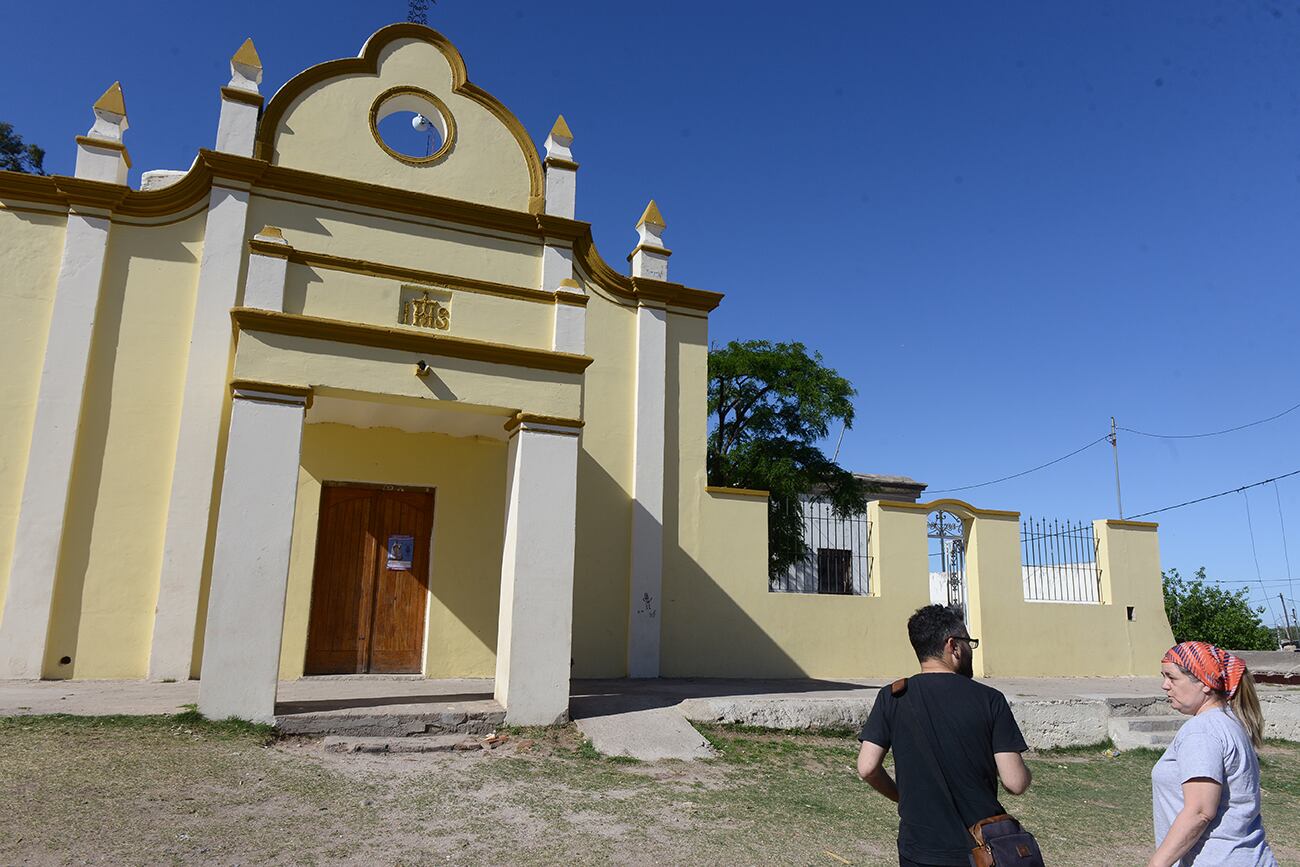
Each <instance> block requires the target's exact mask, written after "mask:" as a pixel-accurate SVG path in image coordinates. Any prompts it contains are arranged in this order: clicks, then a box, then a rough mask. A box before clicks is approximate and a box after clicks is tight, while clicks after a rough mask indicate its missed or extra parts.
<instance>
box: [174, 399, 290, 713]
mask: <svg viewBox="0 0 1300 867" xmlns="http://www.w3.org/2000/svg"><path fill="white" fill-rule="evenodd" d="M307 400H308V397H307V395H306V394H305V393H304V394H300V395H297V396H295V395H289V394H282V393H269V392H263V391H256V390H253V389H252V388H251V387H250V388H249V389H236V390H235V399H234V402H233V406H232V408H231V414H230V438H229V443H228V445H227V449H226V471H225V476H224V478H223V480H222V486H221V511H220V514H219V515H218V517H217V538H216V547H215V549H214V551H213V556H212V589H211V591H210V592H209V595H208V622H207V629H206V632H205V634H204V635H205V637H204V641H203V677H202V678H201V680H200V681H199V711H200V712H201V713H203V715H204V716H207V717H209V718H210V719H226V718H227V717H232V716H233V717H239V718H240V719H246V720H251V721H253V722H272V721H273V720H274V718H275V689H276V677H277V675H278V674H279V669H280V637H281V632H282V631H283V628H284V595H285V588H286V587H287V586H288V579H289V545H290V539H291V537H292V535H293V510H294V502H295V500H296V499H297V494H298V464H299V461H300V460H301V452H302V425H303V417H304V414H305V410H306V405H307Z"/></svg>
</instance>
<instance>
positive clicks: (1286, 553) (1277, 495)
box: [1273, 482, 1295, 596]
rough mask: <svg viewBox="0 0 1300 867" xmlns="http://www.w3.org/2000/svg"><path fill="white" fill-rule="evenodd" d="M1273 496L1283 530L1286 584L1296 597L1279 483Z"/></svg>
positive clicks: (1274, 489)
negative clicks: (1292, 581)
mask: <svg viewBox="0 0 1300 867" xmlns="http://www.w3.org/2000/svg"><path fill="white" fill-rule="evenodd" d="M1273 496H1274V498H1276V499H1277V522H1278V525H1279V526H1281V528H1282V556H1283V557H1284V558H1286V583H1287V590H1288V591H1289V592H1290V593H1291V595H1292V596H1294V595H1295V585H1294V584H1293V583H1291V552H1290V551H1289V550H1288V549H1287V544H1286V520H1285V519H1283V517H1282V494H1281V493H1280V492H1279V491H1278V488H1277V482H1274V483H1273Z"/></svg>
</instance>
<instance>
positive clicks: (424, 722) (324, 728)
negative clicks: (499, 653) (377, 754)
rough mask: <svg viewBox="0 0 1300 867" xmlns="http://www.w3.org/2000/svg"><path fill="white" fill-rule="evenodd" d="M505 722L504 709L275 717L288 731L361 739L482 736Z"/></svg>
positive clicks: (299, 714)
mask: <svg viewBox="0 0 1300 867" xmlns="http://www.w3.org/2000/svg"><path fill="white" fill-rule="evenodd" d="M493 704H495V702H494V703H493ZM498 707H499V705H498ZM505 721H506V712H505V711H504V710H482V711H479V710H476V711H455V710H434V711H427V712H385V711H377V710H375V709H367V710H366V711H364V712H359V713H345V712H341V711H318V712H311V713H293V714H280V715H278V716H277V717H276V718H275V724H276V726H277V727H278V728H279V729H280V731H281V732H283V733H284V734H289V735H306V736H311V737H321V736H325V735H343V736H346V737H357V738H363V737H377V738H403V737H412V736H417V735H460V736H461V737H464V736H467V735H477V736H479V737H482V736H485V735H490V734H492V732H494V731H496V730H497V729H498V728H500V727H501V726H503V725H505Z"/></svg>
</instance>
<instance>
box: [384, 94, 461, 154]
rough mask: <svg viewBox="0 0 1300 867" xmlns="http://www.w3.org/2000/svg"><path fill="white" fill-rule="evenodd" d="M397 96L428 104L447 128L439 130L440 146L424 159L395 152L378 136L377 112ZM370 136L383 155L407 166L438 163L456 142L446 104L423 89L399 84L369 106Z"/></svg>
mask: <svg viewBox="0 0 1300 867" xmlns="http://www.w3.org/2000/svg"><path fill="white" fill-rule="evenodd" d="M399 96H416V97H419V98H420V99H423V100H424V101H426V102H428V103H429V105H431V106H433V109H434V111H436V112H438V114H439V115H440V116H441V117H442V122H443V124H444V125H445V126H446V127H447V128H446V130H445V131H443V130H440V132H443V136H442V145H441V146H440V147H439V148H438V149H437V150H436V151H434V152H433V153H431V154H429V155H428V156H426V157H413V156H409V155H407V154H404V153H402V152H401V151H395V150H393V149H392V148H391V147H389V146H388V142H386V141H384V137H383V136H382V135H380V134H379V110H380V109H381V108H383V107H384V103H386V102H388V101H389V100H391V99H394V98H395V97H399ZM370 134H371V135H372V136H374V139H375V144H377V145H379V146H380V147H381V148H383V150H384V153H386V154H388V155H389V156H390V157H392V158H393V159H395V160H397V161H398V162H403V163H406V164H407V165H408V166H427V165H429V164H431V163H436V162H438V161H439V160H441V159H442V158H443V157H445V156H446V155H447V154H448V153H449V152H450V151H451V147H452V145H453V144H454V143H455V141H456V118H454V117H453V116H452V114H451V109H449V108H447V103H445V102H443V101H442V100H441V99H438V97H436V96H434V95H433V94H432V93H429V91H427V90H425V89H424V88H422V87H413V86H411V85H409V84H399V85H398V86H397V87H390V88H388V90H385V91H384V92H383V93H381V94H379V96H376V97H375V101H374V102H373V103H371V104H370Z"/></svg>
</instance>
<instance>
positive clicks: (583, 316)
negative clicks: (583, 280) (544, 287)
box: [551, 279, 587, 355]
mask: <svg viewBox="0 0 1300 867" xmlns="http://www.w3.org/2000/svg"><path fill="white" fill-rule="evenodd" d="M551 348H552V349H554V350H556V351H557V352H573V353H576V354H578V355H581V354H582V353H584V352H586V351H587V296H586V295H585V294H584V293H583V291H582V287H580V286H579V285H578V282H577V281H576V280H573V279H569V280H565V281H564V282H563V283H561V284H560V287H559V288H558V289H556V290H555V339H554V341H553V343H552V345H551Z"/></svg>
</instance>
